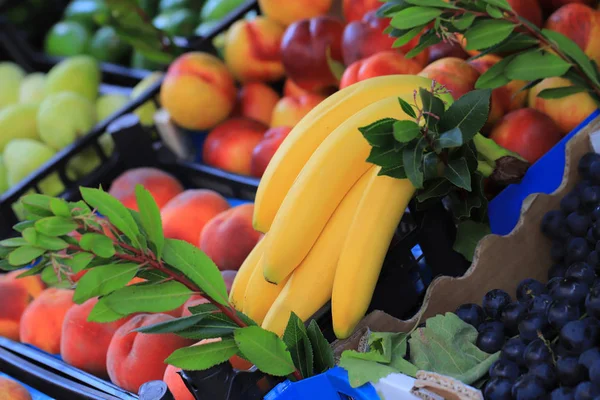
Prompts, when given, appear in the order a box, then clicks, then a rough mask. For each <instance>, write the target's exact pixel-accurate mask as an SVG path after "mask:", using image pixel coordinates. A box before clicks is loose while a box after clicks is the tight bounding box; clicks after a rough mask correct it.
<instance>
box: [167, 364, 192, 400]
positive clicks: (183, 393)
mask: <svg viewBox="0 0 600 400" xmlns="http://www.w3.org/2000/svg"><path fill="white" fill-rule="evenodd" d="M180 371H181V368H177V367H175V366H173V365H167V369H165V374H164V375H163V378H162V380H163V381H164V382H165V383H166V384H167V386H168V387H169V390H170V391H171V394H172V395H173V398H175V400H195V399H196V398H195V397H194V395H193V394H192V393H191V392H190V391H189V389H188V388H187V386H185V383H183V379H182V378H181V376H180V375H179V374H178V372H180Z"/></svg>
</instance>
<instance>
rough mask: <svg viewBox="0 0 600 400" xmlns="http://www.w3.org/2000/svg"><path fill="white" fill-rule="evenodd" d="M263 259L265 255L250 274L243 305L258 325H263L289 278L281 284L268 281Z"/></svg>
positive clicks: (245, 311)
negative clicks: (264, 272)
mask: <svg viewBox="0 0 600 400" xmlns="http://www.w3.org/2000/svg"><path fill="white" fill-rule="evenodd" d="M265 239H266V238H265ZM263 261H264V256H263V257H262V258H261V260H260V261H259V262H258V266H257V268H256V269H255V270H254V271H253V272H252V275H251V276H250V280H249V281H248V287H247V288H246V294H245V296H244V307H243V308H244V310H243V312H244V314H246V315H247V316H249V317H250V318H252V319H253V320H254V322H256V323H257V324H258V325H262V323H263V320H264V318H265V315H267V311H269V308H271V305H273V302H274V301H275V299H276V298H277V296H278V295H279V293H280V292H281V290H282V289H283V287H284V286H285V284H286V281H287V279H286V280H284V281H283V282H281V284H280V285H275V284H272V283H269V282H267V281H266V280H265V278H264V276H263V274H262V266H261V264H262V262H263Z"/></svg>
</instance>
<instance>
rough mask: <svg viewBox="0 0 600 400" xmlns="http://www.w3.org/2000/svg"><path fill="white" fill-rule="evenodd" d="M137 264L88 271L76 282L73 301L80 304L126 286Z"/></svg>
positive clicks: (108, 266) (116, 265)
mask: <svg viewBox="0 0 600 400" xmlns="http://www.w3.org/2000/svg"><path fill="white" fill-rule="evenodd" d="M138 268H139V266H138V265H137V264H132V263H127V264H111V265H104V266H101V267H96V268H92V269H90V270H89V271H88V272H87V273H86V274H85V275H83V276H82V277H81V279H80V280H79V282H77V288H76V289H75V294H74V295H73V301H74V302H75V303H77V304H81V303H83V302H84V301H86V300H88V299H91V298H92V297H96V296H103V295H106V294H109V293H112V292H114V291H115V290H117V289H121V288H123V287H124V286H126V285H127V284H128V283H129V282H130V281H131V280H132V279H133V278H134V277H135V274H136V272H137V270H138Z"/></svg>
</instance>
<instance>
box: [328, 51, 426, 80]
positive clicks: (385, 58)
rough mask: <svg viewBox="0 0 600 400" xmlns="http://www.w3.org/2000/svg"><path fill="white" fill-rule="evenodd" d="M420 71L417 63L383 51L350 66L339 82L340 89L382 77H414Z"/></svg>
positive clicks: (402, 56) (420, 68) (399, 54)
mask: <svg viewBox="0 0 600 400" xmlns="http://www.w3.org/2000/svg"><path fill="white" fill-rule="evenodd" d="M421 70H422V67H421V65H420V64H419V63H417V62H416V61H414V60H411V59H409V58H406V57H404V55H402V54H401V53H399V52H396V51H383V52H380V53H377V54H373V55H372V56H371V57H369V58H365V59H363V60H359V61H356V62H355V63H354V64H352V65H350V66H349V67H348V68H347V69H346V71H345V72H344V75H342V80H341V82H340V89H343V88H345V87H348V86H350V85H352V84H353V83H356V82H360V81H364V80H367V79H369V78H373V77H376V76H382V75H416V74H418V73H419V72H420V71H421Z"/></svg>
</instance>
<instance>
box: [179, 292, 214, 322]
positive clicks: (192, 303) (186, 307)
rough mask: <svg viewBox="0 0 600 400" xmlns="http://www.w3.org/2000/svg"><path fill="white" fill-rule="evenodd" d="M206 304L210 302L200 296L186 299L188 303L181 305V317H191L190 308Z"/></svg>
mask: <svg viewBox="0 0 600 400" xmlns="http://www.w3.org/2000/svg"><path fill="white" fill-rule="evenodd" d="M207 303H210V301H208V300H207V299H205V298H204V297H202V296H200V295H193V296H191V297H190V298H189V299H188V301H186V302H185V303H184V304H183V311H182V312H181V316H182V317H189V316H190V315H192V312H191V311H190V307H196V306H199V305H200V304H207Z"/></svg>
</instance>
